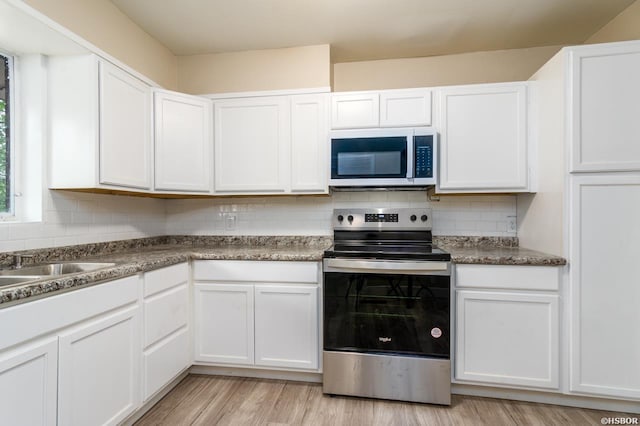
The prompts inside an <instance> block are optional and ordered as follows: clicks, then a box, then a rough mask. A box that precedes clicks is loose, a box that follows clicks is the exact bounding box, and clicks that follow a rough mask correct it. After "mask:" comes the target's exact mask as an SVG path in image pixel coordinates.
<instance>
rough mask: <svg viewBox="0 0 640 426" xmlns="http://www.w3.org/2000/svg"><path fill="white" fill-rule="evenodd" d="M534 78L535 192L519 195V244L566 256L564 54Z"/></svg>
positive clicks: (546, 65) (549, 63) (554, 59)
mask: <svg viewBox="0 0 640 426" xmlns="http://www.w3.org/2000/svg"><path fill="white" fill-rule="evenodd" d="M531 80H532V81H534V82H535V87H536V92H537V95H538V102H536V103H535V104H534V105H535V108H536V111H534V116H535V117H536V118H535V122H534V127H535V129H536V132H537V138H536V139H537V144H536V147H537V152H536V153H534V154H533V158H532V160H533V161H534V162H536V163H537V165H538V167H537V171H536V172H537V174H538V178H537V184H538V188H537V191H536V193H535V194H522V195H518V201H517V217H518V238H519V239H520V245H522V246H523V247H527V248H529V249H533V250H540V251H544V252H547V253H552V254H555V255H558V256H566V254H567V253H565V252H564V246H563V228H562V224H563V223H564V210H563V193H564V177H565V160H564V146H565V141H564V139H565V138H564V134H565V127H564V123H565V99H564V95H565V90H564V89H565V80H564V55H562V54H558V55H556V56H554V57H553V58H552V59H551V60H550V61H549V62H547V63H546V64H545V65H544V66H543V67H542V68H541V69H540V70H538V72H536V73H535V74H534V75H533V76H532V77H531Z"/></svg>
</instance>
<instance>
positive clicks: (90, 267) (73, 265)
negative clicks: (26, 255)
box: [0, 262, 115, 285]
mask: <svg viewBox="0 0 640 426" xmlns="http://www.w3.org/2000/svg"><path fill="white" fill-rule="evenodd" d="M110 266H115V263H90V262H61V263H47V264H44V265H36V266H27V267H24V268H20V269H6V270H2V271H0V278H3V277H4V278H15V279H18V278H20V277H22V276H54V275H66V274H75V273H78V272H89V271H95V270H96V269H102V268H108V267H110ZM0 285H2V284H0ZM5 285H6V284H5Z"/></svg>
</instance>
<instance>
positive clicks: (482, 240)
mask: <svg viewBox="0 0 640 426" xmlns="http://www.w3.org/2000/svg"><path fill="white" fill-rule="evenodd" d="M434 243H435V244H436V245H437V246H438V247H440V248H441V249H443V250H445V251H448V252H449V253H451V261H452V262H454V263H473V264H481V265H530V266H561V265H566V263H567V261H566V259H564V258H562V257H559V256H554V255H552V254H548V253H542V252H539V251H535V250H529V249H526V248H523V247H519V246H518V239H517V238H515V237H434Z"/></svg>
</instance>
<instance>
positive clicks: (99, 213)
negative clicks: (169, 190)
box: [0, 190, 166, 251]
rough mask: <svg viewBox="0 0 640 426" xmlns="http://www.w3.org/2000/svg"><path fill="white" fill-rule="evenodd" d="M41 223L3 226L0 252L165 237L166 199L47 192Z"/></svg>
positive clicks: (0, 230)
mask: <svg viewBox="0 0 640 426" xmlns="http://www.w3.org/2000/svg"><path fill="white" fill-rule="evenodd" d="M44 196H45V199H44V203H43V206H44V212H43V218H42V222H29V223H0V251H14V250H25V249H36V248H44V247H57V246H65V245H72V244H86V243H93V242H103V241H114V240H123V239H130V238H143V237H153V236H157V235H164V231H165V227H166V213H165V200H159V199H154V198H140V197H121V196H113V195H103V194H85V193H75V192H67V191H46V190H45V195H44Z"/></svg>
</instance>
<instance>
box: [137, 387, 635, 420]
mask: <svg viewBox="0 0 640 426" xmlns="http://www.w3.org/2000/svg"><path fill="white" fill-rule="evenodd" d="M619 416H622V417H628V416H629V415H628V414H627V415H625V414H620V413H613V412H608V411H596V410H585V409H579V408H570V407H560V406H555V405H543V404H533V403H527V402H517V401H507V400H500V399H491V398H478V397H468V396H458V395H453V401H452V405H451V407H440V406H435V405H428V404H412V403H406V402H394V401H382V400H374V399H365V398H350V397H339V396H336V397H330V396H325V395H323V394H322V385H320V384H311V383H300V382H288V381H282V380H265V379H250V378H239V377H221V376H200V375H190V376H187V377H186V378H185V379H184V380H183V381H182V382H180V384H178V386H176V387H175V388H174V389H173V390H172V391H171V392H170V393H169V394H167V396H165V397H164V398H163V399H162V400H161V401H160V402H158V403H157V404H156V405H155V406H154V407H153V408H152V409H151V410H150V411H149V412H147V414H145V416H144V417H142V418H141V419H140V420H139V421H138V422H137V423H136V425H138V426H143V425H172V426H173V425H217V424H220V425H332V426H333V425H367V426H368V425H403V426H404V425H429V426H431V425H434V426H435V425H456V426H457V425H473V426H476V425H491V426H499V425H545V426H546V425H581V426H582V425H599V424H601V423H600V419H601V418H602V417H619Z"/></svg>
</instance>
